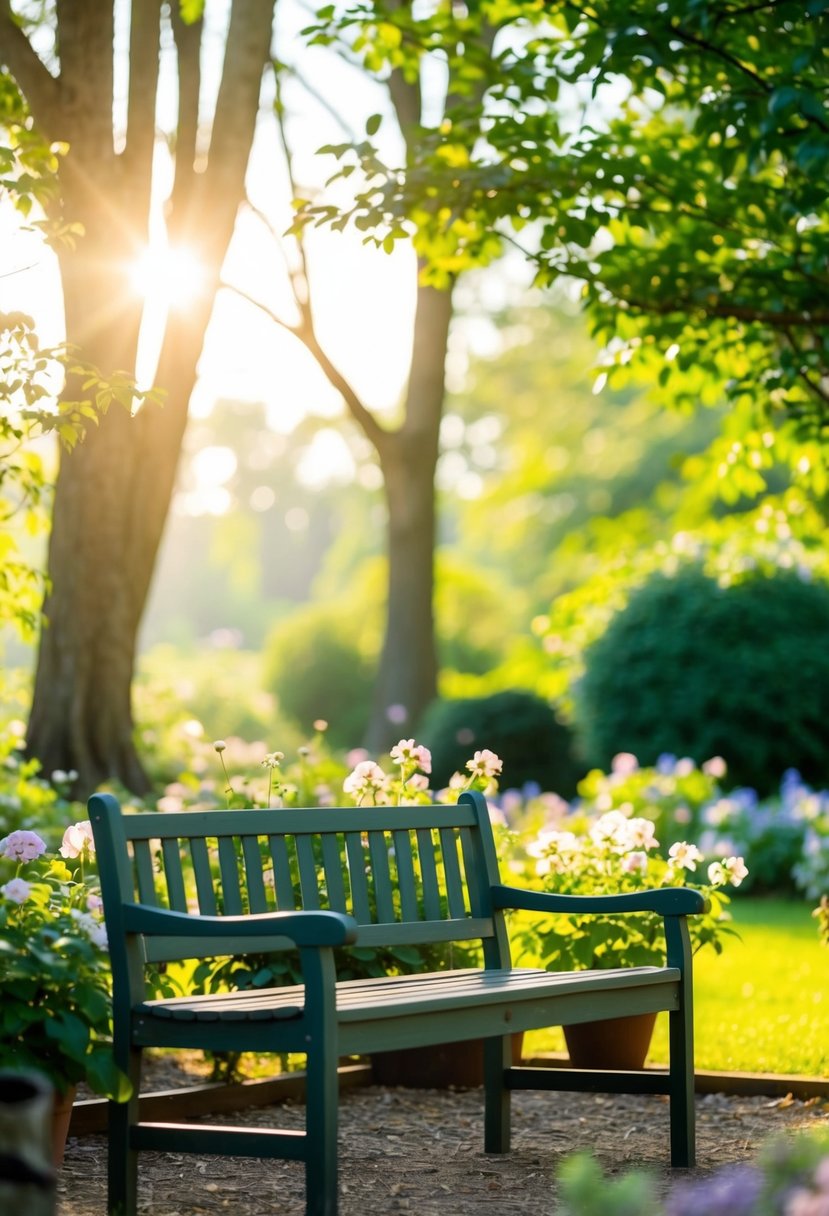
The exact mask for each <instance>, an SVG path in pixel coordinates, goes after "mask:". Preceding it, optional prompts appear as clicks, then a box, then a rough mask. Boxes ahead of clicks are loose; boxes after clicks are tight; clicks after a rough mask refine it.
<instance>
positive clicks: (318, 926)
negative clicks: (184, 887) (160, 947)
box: [124, 904, 357, 946]
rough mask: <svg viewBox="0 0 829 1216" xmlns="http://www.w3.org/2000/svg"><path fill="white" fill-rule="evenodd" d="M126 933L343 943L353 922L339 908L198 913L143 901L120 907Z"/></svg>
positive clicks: (353, 934)
mask: <svg viewBox="0 0 829 1216" xmlns="http://www.w3.org/2000/svg"><path fill="white" fill-rule="evenodd" d="M124 928H125V929H126V931H127V933H145V934H148V935H150V936H160V937H192V938H194V939H197V940H198V939H199V938H206V937H213V938H215V937H228V938H230V937H233V938H237V939H238V938H251V939H256V938H260V937H287V938H288V939H289V940H290V941H292V942H294V943H295V944H296V945H297V946H345V945H348V944H349V943H351V942H353V941H355V940H356V938H357V922H356V920H355V919H354V917H353V916H347V915H345V914H344V913H342V912H321V911H320V912H261V913H257V914H252V915H249V916H200V915H197V914H193V915H192V916H191V915H190V914H189V913H188V912H171V911H170V910H169V909H167V908H151V907H149V906H148V905H147V904H127V905H126V906H125V907H124Z"/></svg>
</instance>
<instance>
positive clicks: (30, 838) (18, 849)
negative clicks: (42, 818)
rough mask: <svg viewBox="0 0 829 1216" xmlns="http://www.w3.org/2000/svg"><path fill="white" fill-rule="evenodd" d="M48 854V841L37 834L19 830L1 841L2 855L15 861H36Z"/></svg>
mask: <svg viewBox="0 0 829 1216" xmlns="http://www.w3.org/2000/svg"><path fill="white" fill-rule="evenodd" d="M45 852H46V841H45V840H43V839H41V837H40V836H38V834H37V832H27V831H25V830H24V829H23V828H18V830H17V831H16V832H10V833H9V835H8V836H4V837H3V839H2V840H0V854H2V855H3V856H4V857H11V858H12V859H13V860H14V861H34V859H35V858H36V857H40V855H41V853H45Z"/></svg>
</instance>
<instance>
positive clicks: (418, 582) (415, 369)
mask: <svg viewBox="0 0 829 1216" xmlns="http://www.w3.org/2000/svg"><path fill="white" fill-rule="evenodd" d="M451 319H452V292H451V290H447V291H437V290H435V289H434V288H432V287H420V288H419V289H418V295H417V310H416V314H415V332H414V348H413V351H412V366H411V374H410V377H409V387H408V390H407V395H406V417H405V422H404V423H403V426H402V427H401V428H400V430H398V431H395V432H393V433H385V434H384V435H382V436H381V438H380V441H379V442H377V439H376V438H375V443H376V444H377V450H378V454H379V457H380V464H381V468H382V471H383V481H384V484H385V492H386V504H387V509H388V571H389V574H388V607H387V614H386V633H385V638H384V641H383V650H382V653H381V656H380V664H379V667H378V672H377V680H376V683H375V690H374V700H373V705H372V715H371V720H370V722H369V727H368V732H367V736H366V744H367V746H368V748H369V749H370V750H371V751H373V752H376V753H379V752H381V751H385V750H387V749H388V748H389V747H390V746H391V745H393V744H394V743H395V742H396V741H397V740H398V739H399V738H400V736H401V734H406V733H407V732H408V733H411V731H412V730H414V729H415V728H416V726H417V722H418V720H419V718H420V716H421V714H422V713H423V710H424V709H425V708H426V706H427V705H428V704H429V702H430V701H431V700H432V699H433V698H434V696H435V695H436V692H437V655H436V650H435V628H434V615H433V593H434V581H435V580H434V552H435V540H436V514H435V468H436V466H437V459H438V450H439V446H438V444H439V437H440V420H441V415H442V412H443V399H444V394H445V364H446V348H447V343H448V340H449V325H450V322H451Z"/></svg>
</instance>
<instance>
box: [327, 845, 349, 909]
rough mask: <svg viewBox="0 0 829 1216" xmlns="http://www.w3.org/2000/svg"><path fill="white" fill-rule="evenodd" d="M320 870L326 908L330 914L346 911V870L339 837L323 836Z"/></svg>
mask: <svg viewBox="0 0 829 1216" xmlns="http://www.w3.org/2000/svg"><path fill="white" fill-rule="evenodd" d="M322 869H323V875H324V877H325V890H326V893H327V896H328V907H329V908H330V909H331V911H332V912H345V911H347V901H346V895H345V872H346V868H345V860H344V858H343V855H342V848H341V844H340V837H339V836H329V835H326V836H323V838H322Z"/></svg>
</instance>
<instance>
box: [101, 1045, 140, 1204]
mask: <svg viewBox="0 0 829 1216" xmlns="http://www.w3.org/2000/svg"><path fill="white" fill-rule="evenodd" d="M120 1066H121V1067H122V1068H123V1069H124V1072H126V1074H127V1076H128V1077H129V1079H130V1081H131V1082H132V1097H131V1098H129V1099H128V1101H126V1102H110V1104H109V1128H108V1132H109V1135H108V1148H107V1161H108V1165H107V1168H108V1194H107V1213H108V1216H135V1214H136V1204H137V1193H138V1153H137V1152H136V1151H135V1149H134V1148H131V1147H130V1128H131V1127H132V1126H134V1125H135V1124H136V1123H137V1122H138V1119H139V1114H138V1095H139V1091H140V1088H141V1050H140V1049H137V1050H132V1051H130V1053H129V1057H128V1059H127V1062H126V1064H121V1065H120Z"/></svg>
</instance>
